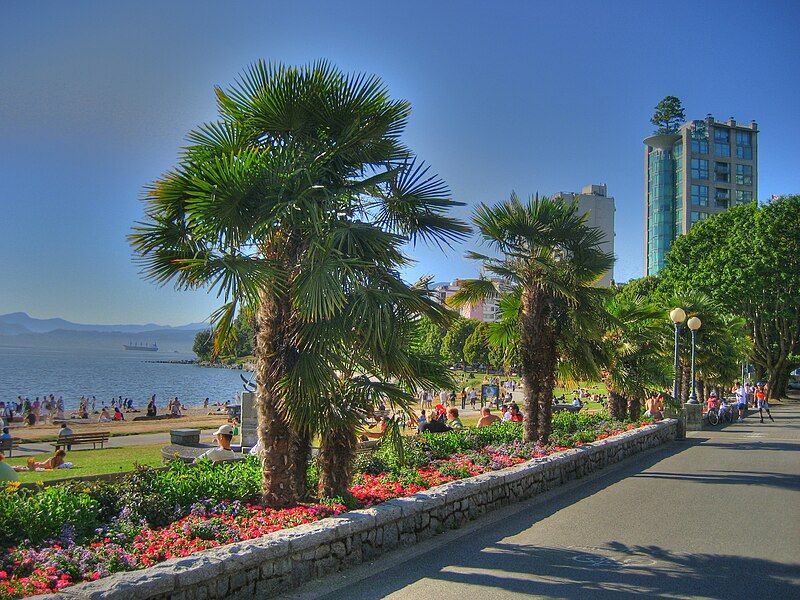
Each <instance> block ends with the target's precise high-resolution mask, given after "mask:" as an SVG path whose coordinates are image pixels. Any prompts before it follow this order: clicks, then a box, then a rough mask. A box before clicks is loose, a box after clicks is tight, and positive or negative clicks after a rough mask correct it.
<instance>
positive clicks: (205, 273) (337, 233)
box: [130, 61, 469, 506]
mask: <svg viewBox="0 0 800 600" xmlns="http://www.w3.org/2000/svg"><path fill="white" fill-rule="evenodd" d="M216 96H217V105H218V110H219V119H218V120H217V121H215V122H212V123H207V124H204V125H201V126H199V127H197V128H196V129H194V130H193V131H192V132H191V133H190V134H189V136H188V140H189V145H188V146H187V147H186V148H184V150H183V152H182V154H181V157H180V160H179V163H178V165H177V167H175V168H174V169H172V170H171V171H169V172H167V173H166V174H165V175H163V176H162V177H161V178H160V179H159V180H158V181H156V182H155V183H154V184H153V185H152V186H150V187H149V188H148V189H147V192H146V197H145V218H144V220H143V221H142V222H140V223H138V224H137V225H136V226H135V227H134V231H133V233H132V235H131V236H130V238H131V242H132V245H133V247H134V250H135V252H136V253H137V255H138V256H139V259H140V260H141V262H142V265H143V268H144V272H145V273H146V274H147V275H148V276H149V277H150V278H152V279H153V280H155V281H156V282H158V283H161V284H164V283H167V282H173V283H174V284H175V285H176V287H178V288H182V289H194V288H209V289H210V290H215V291H216V292H217V294H218V295H219V296H220V297H221V298H222V301H223V305H222V306H221V307H220V309H219V310H218V311H216V312H215V313H214V315H213V316H212V319H213V320H214V322H215V323H216V331H217V340H216V343H217V347H219V346H220V345H221V344H222V343H223V341H224V339H225V337H226V333H227V332H228V331H229V330H230V324H231V322H232V320H233V318H234V317H235V315H236V313H237V310H238V307H239V306H240V305H242V304H246V305H250V306H252V307H254V310H255V314H256V319H255V321H256V323H255V325H256V327H255V329H256V333H255V348H254V354H255V359H256V382H257V390H256V405H257V409H258V415H259V430H258V435H259V440H260V441H261V443H262V445H263V447H264V451H263V453H262V455H261V462H262V468H263V482H262V487H263V501H264V502H265V503H267V504H268V505H270V506H287V505H290V504H293V503H295V502H296V501H298V500H299V499H301V498H302V497H303V496H304V495H305V493H306V489H305V465H306V457H307V455H308V449H309V442H310V439H311V435H312V433H313V429H314V428H313V427H312V426H313V425H314V423H312V422H311V420H309V419H306V420H303V419H294V416H296V415H297V412H298V411H297V407H298V406H302V405H303V404H304V403H308V404H310V405H315V406H319V398H320V397H323V398H327V399H328V400H329V401H330V402H339V401H340V396H338V395H336V394H335V393H334V390H336V388H337V386H338V385H341V382H340V368H341V367H342V365H343V363H344V362H345V359H346V357H347V355H349V354H350V353H351V352H352V348H351V346H350V345H349V344H350V341H351V340H352V336H351V337H350V338H348V336H345V335H343V333H342V332H343V330H344V328H345V327H346V323H345V321H346V320H347V319H346V317H344V316H343V315H345V314H346V313H347V312H348V311H353V313H354V314H356V313H360V314H362V315H363V316H364V319H365V323H364V327H365V328H367V329H372V330H374V331H377V332H381V331H385V330H386V328H389V327H391V318H392V313H391V311H387V310H386V308H385V303H386V302H388V304H390V305H394V304H397V303H398V301H397V300H396V297H397V296H402V302H401V303H402V304H403V306H404V309H405V310H407V311H416V312H417V313H419V314H424V313H431V314H433V315H434V316H435V317H436V318H444V317H443V316H442V314H443V313H442V311H440V310H437V309H436V307H435V305H434V303H433V302H432V301H431V300H430V299H429V298H427V296H426V295H425V294H423V293H421V292H419V291H414V290H412V289H411V288H410V287H409V286H407V285H406V284H404V283H403V282H402V281H401V279H400V277H399V273H398V271H399V269H400V268H401V267H402V266H403V265H405V264H407V262H408V258H407V257H406V256H405V254H404V253H403V245H404V244H406V243H409V242H412V243H413V242H417V241H427V240H433V241H435V242H436V243H439V244H447V243H448V242H450V241H452V240H454V239H458V238H459V237H460V236H462V235H464V234H465V233H466V232H468V231H469V228H468V227H467V226H466V224H463V223H461V222H459V221H457V220H455V219H453V218H451V217H450V216H448V214H447V212H448V209H449V208H450V207H452V206H454V205H456V203H455V202H453V200H452V199H451V198H450V194H449V191H448V189H447V187H446V186H445V185H444V184H443V183H442V182H441V181H440V180H439V179H438V178H437V177H436V176H435V175H431V174H429V173H428V171H427V168H426V167H424V166H423V165H420V164H417V163H416V161H415V157H414V154H413V153H412V151H411V150H410V149H408V148H407V147H406V146H405V145H404V144H403V143H402V142H401V139H400V137H401V134H402V133H403V130H404V128H405V124H406V121H407V119H408V116H409V114H410V110H411V107H410V104H409V103H408V102H406V101H403V100H392V99H391V98H390V97H389V94H388V91H387V89H386V87H385V86H384V84H383V83H382V82H381V80H380V79H379V78H377V77H375V76H366V75H347V74H344V73H342V72H341V71H339V70H338V69H336V68H335V67H333V66H332V65H330V64H328V63H327V62H324V61H321V62H317V63H314V64H312V65H309V66H307V67H301V68H295V67H287V66H283V65H274V64H267V63H265V62H258V63H256V64H254V65H252V66H251V67H249V68H248V69H246V70H245V71H244V72H243V73H242V74H241V76H240V77H239V78H238V80H237V82H236V83H235V84H234V85H232V86H231V87H229V88H228V89H225V90H223V89H221V88H217V89H216ZM376 282H380V284H381V286H382V287H380V289H381V290H382V291H381V293H380V294H369V293H367V292H366V291H365V290H367V289H368V288H370V287H374V284H376ZM437 315H438V316H437ZM376 335H378V336H379V337H380V335H382V334H380V333H379V334H376ZM375 348H377V346H375V345H372V346H369V347H364V348H362V350H361V351H362V352H366V353H368V352H371V351H374V350H375ZM409 360H410V359H409ZM412 363H413V361H412ZM406 366H407V369H408V371H409V372H410V371H411V367H410V366H408V365H406ZM407 379H413V377H411V376H409V377H408V378H407ZM353 410H355V409H353ZM345 412H347V411H345ZM322 414H333V410H332V409H331V410H330V411H328V412H327V413H325V412H324V411H323V413H322ZM317 425H319V424H317Z"/></svg>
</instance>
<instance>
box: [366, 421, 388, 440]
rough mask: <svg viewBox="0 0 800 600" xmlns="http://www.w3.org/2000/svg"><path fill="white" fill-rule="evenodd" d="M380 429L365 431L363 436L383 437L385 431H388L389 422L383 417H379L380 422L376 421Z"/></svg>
mask: <svg viewBox="0 0 800 600" xmlns="http://www.w3.org/2000/svg"><path fill="white" fill-rule="evenodd" d="M376 425H377V427H378V429H379V431H363V432H362V436H363V437H364V438H367V439H373V440H378V439H380V438H382V437H383V432H384V431H386V426H387V425H388V422H387V421H386V419H385V418H383V417H378V422H377V423H376Z"/></svg>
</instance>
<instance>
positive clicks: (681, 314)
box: [669, 308, 686, 401]
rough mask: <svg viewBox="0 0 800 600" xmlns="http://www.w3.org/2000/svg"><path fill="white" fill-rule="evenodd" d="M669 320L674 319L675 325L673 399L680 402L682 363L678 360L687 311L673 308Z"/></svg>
mask: <svg viewBox="0 0 800 600" xmlns="http://www.w3.org/2000/svg"><path fill="white" fill-rule="evenodd" d="M669 318H670V319H672V322H673V323H674V324H675V381H674V382H673V385H672V398H673V399H674V400H675V401H677V400H678V377H679V375H678V369H679V368H680V362H679V359H678V350H679V346H680V343H681V342H680V337H679V335H680V332H681V325H682V324H683V322H684V321H685V320H686V311H684V310H683V309H682V308H673V309H672V311H670V313H669Z"/></svg>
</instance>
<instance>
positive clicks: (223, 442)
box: [194, 425, 236, 464]
mask: <svg viewBox="0 0 800 600" xmlns="http://www.w3.org/2000/svg"><path fill="white" fill-rule="evenodd" d="M214 436H215V437H216V438H217V446H218V447H217V448H211V449H210V450H208V451H206V452H203V454H201V455H200V456H198V457H197V458H195V459H194V462H195V464H196V463H198V462H200V461H201V460H202V459H204V458H206V459H208V460H210V461H211V462H222V461H226V460H235V459H236V453H235V452H234V451H233V450H231V440H233V427H231V426H230V425H221V426H220V428H219V429H217V430H216V431H215V432H214Z"/></svg>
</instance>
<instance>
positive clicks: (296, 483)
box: [290, 432, 311, 500]
mask: <svg viewBox="0 0 800 600" xmlns="http://www.w3.org/2000/svg"><path fill="white" fill-rule="evenodd" d="M290 452H291V459H290V460H291V464H292V491H293V493H294V495H295V497H296V498H297V499H298V500H305V499H307V498H308V492H309V489H308V478H307V473H308V459H309V456H310V454H311V434H310V433H308V432H294V434H293V435H292V439H291V450H290Z"/></svg>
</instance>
